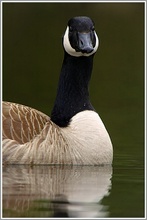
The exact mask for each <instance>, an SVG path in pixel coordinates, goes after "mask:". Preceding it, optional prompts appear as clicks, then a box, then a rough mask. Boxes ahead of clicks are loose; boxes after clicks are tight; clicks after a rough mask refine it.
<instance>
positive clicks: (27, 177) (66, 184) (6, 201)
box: [3, 165, 112, 218]
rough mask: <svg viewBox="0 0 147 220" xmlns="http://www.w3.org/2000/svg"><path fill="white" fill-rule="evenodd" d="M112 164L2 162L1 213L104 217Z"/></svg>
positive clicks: (8, 215)
mask: <svg viewBox="0 0 147 220" xmlns="http://www.w3.org/2000/svg"><path fill="white" fill-rule="evenodd" d="M111 178H112V166H109V165H107V166H34V167H29V166H17V165H16V166H14V165H13V166H12V165H9V166H6V167H4V168H3V217H42V218H43V217H107V216H108V215H109V207H107V206H105V205H104V204H103V202H102V199H103V198H104V197H106V196H108V195H109V194H110V190H111Z"/></svg>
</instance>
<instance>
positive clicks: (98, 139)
mask: <svg viewBox="0 0 147 220" xmlns="http://www.w3.org/2000/svg"><path fill="white" fill-rule="evenodd" d="M3 104H4V107H5V106H6V110H7V111H6V112H7V113H6V114H7V118H8V119H9V123H10V124H11V125H12V124H13V126H12V128H11V127H10V128H9V129H4V135H3V162H4V163H9V164H80V165H83V164H89V165H94V164H107V163H110V162H112V145H111V141H110V138H109V135H108V133H107V132H106V129H105V127H104V125H103V123H102V121H101V119H100V118H99V116H98V114H97V113H95V112H93V111H84V112H80V113H78V114H77V115H75V116H74V117H73V119H72V121H71V123H70V125H69V126H68V127H65V128H60V127H59V126H57V125H56V124H55V123H53V122H52V121H51V120H50V118H49V117H48V116H46V115H45V114H43V113H41V112H39V111H37V110H35V109H31V116H30V120H31V121H30V122H28V123H26V116H25V114H27V113H28V110H29V108H28V107H26V106H22V105H18V104H15V103H13V104H12V103H8V102H6V103H5V102H4V103H3ZM13 108H14V109H13ZM19 109H20V111H21V114H20V111H19ZM14 112H15V113H14ZM18 112H19V114H18V115H17V114H16V113H18ZM12 113H13V114H14V115H13V114H12ZM23 113H24V114H23ZM6 114H5V108H4V109H3V119H4V123H6V117H5V116H6ZM8 115H9V116H8ZM12 115H13V118H11V116H12ZM14 116H15V121H16V122H17V123H16V124H15V123H13V120H14ZM23 120H24V122H23ZM37 120H39V122H40V120H41V121H42V127H41V126H37V128H38V129H35V132H34V133H33V132H32V129H33V128H34V127H36V123H38V122H37ZM96 121H97V122H96ZM89 122H90V123H89ZM19 124H20V125H19ZM30 124H31V126H30ZM93 125H95V126H94V127H93ZM17 126H20V128H21V126H22V127H23V132H18V128H17ZM28 126H30V127H29V129H27V128H28ZM43 126H44V127H43ZM39 129H40V130H39ZM11 130H13V131H11ZM16 133H17V135H15V134H16ZM22 133H23V134H22ZM12 134H13V135H12ZM22 137H23V138H22ZM24 137H27V138H26V139H25V140H26V141H25V142H24Z"/></svg>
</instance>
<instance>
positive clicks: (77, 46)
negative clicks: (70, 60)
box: [63, 17, 99, 57]
mask: <svg viewBox="0 0 147 220" xmlns="http://www.w3.org/2000/svg"><path fill="white" fill-rule="evenodd" d="M98 44H99V40H98V36H97V34H96V32H95V29H94V22H93V21H92V20H91V19H90V18H89V17H74V18H71V19H70V20H69V21H68V25H67V28H66V31H65V34H64V37H63V47H64V50H65V51H66V52H67V53H68V54H69V55H71V56H75V57H80V56H91V55H92V54H94V53H95V52H96V51H97V48H98Z"/></svg>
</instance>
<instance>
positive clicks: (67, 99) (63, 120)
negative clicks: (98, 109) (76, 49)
mask: <svg viewBox="0 0 147 220" xmlns="http://www.w3.org/2000/svg"><path fill="white" fill-rule="evenodd" d="M92 66H93V55H91V56H89V57H85V56H82V57H73V56H70V55H68V54H67V53H66V52H65V56H64V60H63V65H62V69H61V73H60V78H59V84H58V90H57V96H56V100H55V104H54V107H53V110H52V113H51V120H52V121H53V122H54V123H55V124H57V125H59V126H60V127H65V126H67V125H68V124H69V122H70V119H71V118H72V117H73V116H74V115H75V114H77V113H78V112H81V111H84V110H94V108H93V107H92V105H91V103H90V100H89V92H88V83H89V80H90V77H91V72H92Z"/></svg>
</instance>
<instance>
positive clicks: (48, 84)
mask: <svg viewBox="0 0 147 220" xmlns="http://www.w3.org/2000/svg"><path fill="white" fill-rule="evenodd" d="M79 15H85V16H89V17H91V18H92V19H93V20H94V22H95V29H96V31H97V34H98V36H99V41H100V44H99V49H98V51H97V53H96V55H95V59H94V68H93V75H92V79H91V82H90V97H91V102H92V104H93V106H94V107H95V109H96V110H97V112H98V113H99V114H100V116H101V118H102V120H103V121H104V124H105V125H106V127H107V129H108V132H109V134H110V136H111V139H112V142H113V145H114V162H115V163H117V162H118V161H119V163H124V161H123V158H125V159H126V157H127V156H128V155H130V156H131V157H132V160H135V158H137V159H136V163H137V161H138V160H141V161H143V154H144V3H142V2H140V3H135V2H133V3H10V2H9V3H3V100H7V101H12V102H16V103H21V104H25V105H28V106H31V107H34V108H36V109H38V110H40V111H42V112H44V113H46V114H48V115H50V113H51V109H52V107H53V104H54V99H55V95H56V89H57V83H58V78H59V73H60V69H61V65H62V60H63V54H64V53H63V49H62V44H61V42H62V35H63V33H64V31H65V29H66V24H67V21H68V20H69V18H71V17H73V16H79ZM121 157H122V160H121ZM130 163H131V161H130Z"/></svg>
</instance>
